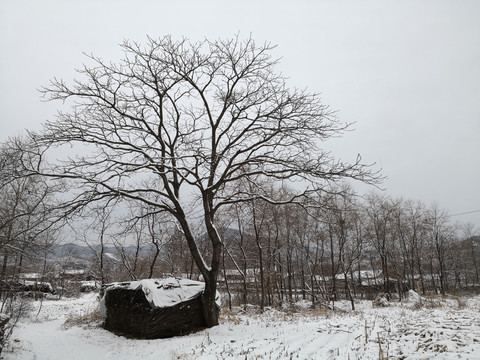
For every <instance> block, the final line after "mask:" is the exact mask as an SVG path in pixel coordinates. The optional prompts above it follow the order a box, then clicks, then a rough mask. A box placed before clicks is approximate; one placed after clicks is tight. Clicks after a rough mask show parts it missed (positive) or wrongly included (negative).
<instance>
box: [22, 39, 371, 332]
mask: <svg viewBox="0 0 480 360" xmlns="http://www.w3.org/2000/svg"><path fill="white" fill-rule="evenodd" d="M121 47H122V49H123V51H124V52H125V57H124V58H123V60H121V61H120V62H119V63H109V62H105V61H103V60H102V59H100V58H97V57H94V56H90V57H89V59H90V61H92V62H93V65H92V66H84V68H83V69H82V70H79V75H80V76H81V77H82V79H81V80H77V81H75V82H74V83H73V84H71V85H68V84H67V83H65V82H64V81H63V80H59V79H54V80H53V81H52V82H51V84H50V86H48V87H46V88H44V89H43V93H44V95H45V97H46V98H47V99H49V100H60V101H62V102H69V103H68V104H69V105H70V106H71V109H72V110H71V111H68V112H61V113H60V114H59V116H58V119H57V121H55V122H47V123H46V125H45V127H44V130H43V131H42V132H41V133H35V134H34V133H31V138H32V140H33V141H34V142H35V143H36V145H37V146H40V147H42V148H44V147H45V148H47V149H53V148H55V147H57V146H61V145H65V144H68V145H73V146H76V145H77V144H80V145H87V146H86V147H85V148H84V147H82V146H80V147H78V148H75V149H76V150H77V151H78V152H79V153H82V154H84V153H85V151H90V152H89V153H86V154H85V155H77V156H76V157H75V158H69V159H66V160H65V161H62V162H56V163H53V164H52V167H51V169H50V171H48V172H43V174H45V175H48V176H52V177H56V178H68V179H71V180H72V181H73V182H74V183H75V188H76V189H81V192H79V193H77V194H76V195H75V196H74V197H73V200H72V202H71V203H72V204H73V205H74V206H83V205H84V204H86V203H89V202H92V201H97V200H101V199H105V198H108V197H118V198H128V199H131V200H135V201H140V202H144V203H146V204H148V205H150V206H154V207H156V208H157V209H159V210H162V211H166V212H168V213H170V214H171V215H172V216H173V217H174V218H175V219H176V221H177V222H178V226H179V228H180V229H181V231H182V232H183V235H184V237H185V240H186V242H187V243H188V247H189V249H190V252H191V255H192V257H193V259H194V260H195V263H196V265H197V267H198V269H199V271H200V272H201V274H202V275H203V278H204V280H205V291H204V293H203V295H202V300H203V304H204V307H203V308H204V314H203V315H204V318H205V320H206V323H207V325H208V326H214V325H216V324H218V311H217V309H216V307H215V296H216V286H217V274H218V272H219V268H220V263H221V258H222V256H221V255H222V239H221V237H220V235H219V232H218V231H217V228H216V225H215V224H216V215H217V213H218V212H219V210H220V209H221V208H223V207H224V206H227V205H231V204H233V203H239V202H246V201H252V200H253V199H258V198H263V199H265V200H267V201H269V202H270V203H272V204H276V203H280V202H281V203H287V202H295V201H298V200H300V199H302V198H306V197H308V195H309V194H310V192H312V191H317V190H318V189H319V188H322V187H323V186H324V185H325V182H335V181H337V180H338V179H341V178H354V179H359V180H362V181H367V182H373V181H375V180H376V179H377V178H376V174H375V173H372V170H371V167H369V166H366V165H364V164H362V163H361V160H360V158H359V157H358V158H357V159H356V161H355V162H354V163H352V164H347V163H344V162H341V161H338V160H336V159H334V158H333V157H332V156H331V155H330V154H329V152H327V151H324V150H322V149H321V147H320V146H321V144H322V142H323V141H324V140H326V139H328V138H330V137H333V136H338V135H339V134H340V133H341V132H342V131H343V130H345V129H347V127H348V124H344V123H341V122H339V121H338V120H337V119H336V118H335V116H334V114H333V112H332V111H330V110H329V109H328V107H327V106H325V105H323V104H322V103H321V101H320V98H319V96H318V95H317V94H311V93H308V92H307V91H302V90H297V89H294V90H290V89H288V87H287V84H286V79H285V78H284V77H283V76H282V75H279V74H278V73H277V72H276V71H275V66H276V64H277V60H275V59H274V58H272V55H271V52H272V50H273V46H271V45H270V44H263V45H260V46H259V45H257V44H255V42H254V41H253V40H252V39H247V40H245V41H241V40H240V39H238V37H236V38H233V39H231V40H226V41H222V40H218V41H209V40H204V41H200V42H190V41H188V40H185V39H183V40H180V41H175V40H173V39H172V38H170V37H168V36H167V37H163V38H160V39H158V40H156V39H151V38H149V39H148V43H147V46H146V47H143V46H141V45H140V44H137V43H134V42H130V41H125V42H124V43H123V44H122V45H121ZM31 170H35V169H31ZM265 178H270V179H273V180H275V181H277V182H282V181H289V180H290V181H298V182H301V184H302V189H301V190H299V191H297V192H296V193H294V194H292V196H291V197H290V198H289V199H282V200H278V199H276V198H275V196H274V195H275V194H273V196H270V195H268V191H265V189H263V187H262V184H263V182H262V180H264V179H265ZM241 179H244V180H245V181H250V182H251V185H252V186H251V187H250V188H251V191H245V190H243V189H244V188H243V187H238V186H236V183H238V182H239V181H240V180H241ZM198 219H201V222H202V224H203V227H204V231H205V233H206V234H207V236H208V239H209V243H210V249H209V251H208V254H209V255H208V256H207V257H206V256H204V255H203V254H202V253H201V251H200V249H199V247H198V243H197V240H198V238H197V237H196V236H195V234H194V232H193V230H192V229H193V226H194V224H195V222H197V220H198Z"/></svg>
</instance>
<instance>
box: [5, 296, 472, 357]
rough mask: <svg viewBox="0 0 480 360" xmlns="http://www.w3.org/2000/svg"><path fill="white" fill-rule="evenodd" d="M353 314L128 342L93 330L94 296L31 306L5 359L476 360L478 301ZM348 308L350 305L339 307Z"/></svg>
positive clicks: (241, 317) (257, 320)
mask: <svg viewBox="0 0 480 360" xmlns="http://www.w3.org/2000/svg"><path fill="white" fill-rule="evenodd" d="M418 301H419V300H418V298H417V299H415V297H413V296H412V298H411V299H410V300H409V301H407V302H404V303H401V304H400V303H393V304H392V303H391V304H390V306H388V307H385V308H376V307H375V308H374V307H372V302H371V301H364V302H359V303H358V304H357V307H358V310H356V311H354V312H352V311H349V310H343V311H342V310H339V311H335V312H332V311H328V312H325V311H320V310H316V311H313V310H309V309H307V308H303V309H302V307H301V306H300V305H301V304H299V306H297V310H296V311H285V312H279V311H275V310H268V311H266V312H265V313H264V314H261V315H259V314H255V313H254V312H253V311H252V312H251V313H249V314H238V313H235V312H233V313H229V314H224V315H223V316H222V320H221V325H219V326H217V327H215V328H212V329H207V330H203V331H199V332H197V333H194V334H191V335H188V336H184V337H174V338H170V339H159V340H134V339H127V338H124V337H120V336H117V335H114V334H112V333H110V332H108V331H106V330H104V329H102V328H101V327H100V326H99V323H98V322H99V320H98V317H95V316H92V315H91V314H92V313H94V314H95V313H97V314H98V301H97V298H96V295H95V294H87V295H83V296H82V297H80V298H78V299H69V300H60V301H54V300H45V301H44V302H43V304H42V306H41V309H40V312H39V311H38V310H39V306H40V302H35V303H33V304H32V308H31V312H30V317H29V318H27V319H22V320H21V321H20V322H19V324H18V326H17V328H16V330H15V331H14V333H13V335H12V338H11V341H10V345H9V346H8V347H7V348H6V349H5V350H4V354H3V357H4V359H7V360H13V359H22V360H25V359H38V360H44V359H45V360H46V359H58V360H65V359H89V360H93V359H116V360H121V359H137V358H141V359H351V360H353V359H480V316H479V315H480V297H478V296H477V297H473V298H448V299H422V300H421V304H419V303H418ZM340 305H341V307H343V308H345V309H348V304H347V303H345V304H343V303H341V304H340Z"/></svg>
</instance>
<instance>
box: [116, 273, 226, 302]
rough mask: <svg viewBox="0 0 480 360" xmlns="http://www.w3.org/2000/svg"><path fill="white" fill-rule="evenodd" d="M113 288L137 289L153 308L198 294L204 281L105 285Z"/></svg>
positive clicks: (140, 281)
mask: <svg viewBox="0 0 480 360" xmlns="http://www.w3.org/2000/svg"><path fill="white" fill-rule="evenodd" d="M113 289H125V290H139V289H141V290H142V291H143V293H144V294H145V297H146V299H147V300H148V302H149V303H150V305H151V306H152V308H154V309H159V308H165V307H170V306H174V305H176V304H179V303H182V302H185V301H188V300H191V299H193V298H196V297H197V296H200V295H201V294H202V292H203V290H204V289H205V283H203V282H201V281H195V280H190V279H177V278H174V277H170V278H166V279H143V280H137V281H130V282H119V283H112V284H109V285H107V291H109V290H113ZM217 304H218V305H220V295H219V294H218V293H217Z"/></svg>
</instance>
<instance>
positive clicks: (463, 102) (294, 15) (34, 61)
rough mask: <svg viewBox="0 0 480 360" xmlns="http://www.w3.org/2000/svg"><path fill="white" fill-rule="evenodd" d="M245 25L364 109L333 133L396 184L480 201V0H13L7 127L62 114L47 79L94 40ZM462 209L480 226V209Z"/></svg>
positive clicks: (33, 125)
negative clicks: (46, 90) (46, 96)
mask: <svg viewBox="0 0 480 360" xmlns="http://www.w3.org/2000/svg"><path fill="white" fill-rule="evenodd" d="M236 33H240V35H241V36H245V37H248V36H249V35H250V34H251V35H252V37H253V38H254V39H255V40H256V41H257V42H263V41H270V42H272V43H273V44H277V45H278V48H277V49H276V55H278V56H279V57H282V58H283V59H282V63H281V66H280V68H279V70H281V71H282V72H283V73H284V75H286V76H288V77H289V78H290V80H291V84H292V86H297V87H301V88H304V87H307V88H308V89H309V90H311V91H312V92H320V93H321V94H322V97H323V100H324V102H325V103H326V104H329V105H330V106H331V108H332V109H335V110H338V116H339V118H340V119H341V120H343V121H346V122H355V123H356V124H355V131H353V132H350V133H348V134H346V135H345V136H344V137H343V138H342V139H340V140H336V141H335V142H332V143H331V144H329V143H326V146H331V148H332V150H334V151H335V153H337V154H339V155H340V156H341V157H342V158H344V159H345V160H352V161H353V160H354V159H355V156H356V154H357V153H360V154H361V155H362V157H363V159H364V161H365V162H377V163H378V164H380V165H381V166H382V168H383V174H384V175H386V176H387V177H388V179H387V180H386V181H385V183H384V185H383V186H384V187H385V188H386V189H387V190H386V193H387V194H389V195H391V196H392V197H400V196H401V197H403V198H406V199H413V200H422V201H424V202H426V203H427V204H430V203H432V202H433V201H436V202H437V203H438V204H439V206H440V207H441V208H443V209H445V210H448V211H449V212H450V214H457V213H464V212H472V211H477V210H480V159H479V157H480V141H479V140H480V139H479V135H480V1H478V0H470V1H468V0H462V1H459V0H449V1H447V0H430V1H424V0H403V1H393V0H375V1H374V0H370V1H369V0H365V1H360V0H349V1H347V0H343V1H342V0H330V1H319V0H316V1H314V0H311V1H307V0H300V1H299V0H297V1H293V0H292V1H281V0H276V1H273V0H272V1H270V0H268V1H258V0H257V1H251V0H246V1H235V2H234V1H225V0H224V1H220V0H217V1H208V0H205V1H198V0H197V1H195V0H190V1H189V0H184V1H173V0H172V1H159V0H157V1H154V0H143V1H138V0H137V1H134V0H129V1H127V0H123V1H122V0H103V1H98V0H83V1H65V0H55V1H54V0H50V1H48V0H47V1H45V0H43V1H38V0H29V1H23V0H2V1H1V2H0V44H1V50H0V53H1V55H0V109H1V117H0V141H4V140H5V139H6V138H7V137H9V136H13V135H18V134H20V133H21V132H22V131H23V129H25V128H27V129H39V128H40V125H41V123H42V122H43V121H45V120H47V119H52V118H53V116H54V114H55V110H56V107H58V106H59V104H55V103H43V102H41V98H40V95H39V93H38V92H37V90H36V89H38V88H39V87H41V86H42V85H46V84H47V83H48V81H49V79H51V78H53V77H54V76H57V77H61V78H64V79H67V80H68V79H72V78H74V77H75V73H74V72H73V69H75V68H78V67H80V66H81V65H82V62H83V61H84V60H85V58H84V57H83V55H82V52H87V53H93V54H95V55H97V56H100V57H102V58H103V59H105V60H112V61H117V60H118V59H119V58H120V57H121V54H120V51H119V48H118V46H117V44H119V43H120V42H121V41H122V40H123V39H124V38H128V39H131V40H137V41H144V40H145V39H146V35H149V36H152V37H159V36H163V35H167V34H171V35H173V36H176V37H180V36H186V37H189V38H191V39H202V38H204V37H207V38H210V39H214V38H229V37H232V36H233V35H235V34H236ZM362 191H363V190H362ZM452 219H455V220H458V221H461V222H471V223H474V224H475V225H476V226H477V229H480V212H475V213H472V214H469V215H462V216H455V217H453V218H452Z"/></svg>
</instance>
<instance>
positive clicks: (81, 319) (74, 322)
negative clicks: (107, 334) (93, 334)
mask: <svg viewBox="0 0 480 360" xmlns="http://www.w3.org/2000/svg"><path fill="white" fill-rule="evenodd" d="M103 321H104V317H103V315H102V313H101V311H100V308H96V309H95V310H93V311H91V312H89V313H86V314H82V315H70V316H69V317H68V318H67V319H66V320H65V322H64V324H63V327H64V328H65V329H69V328H71V327H73V326H82V327H85V328H88V327H97V326H101V325H102V323H103Z"/></svg>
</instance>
